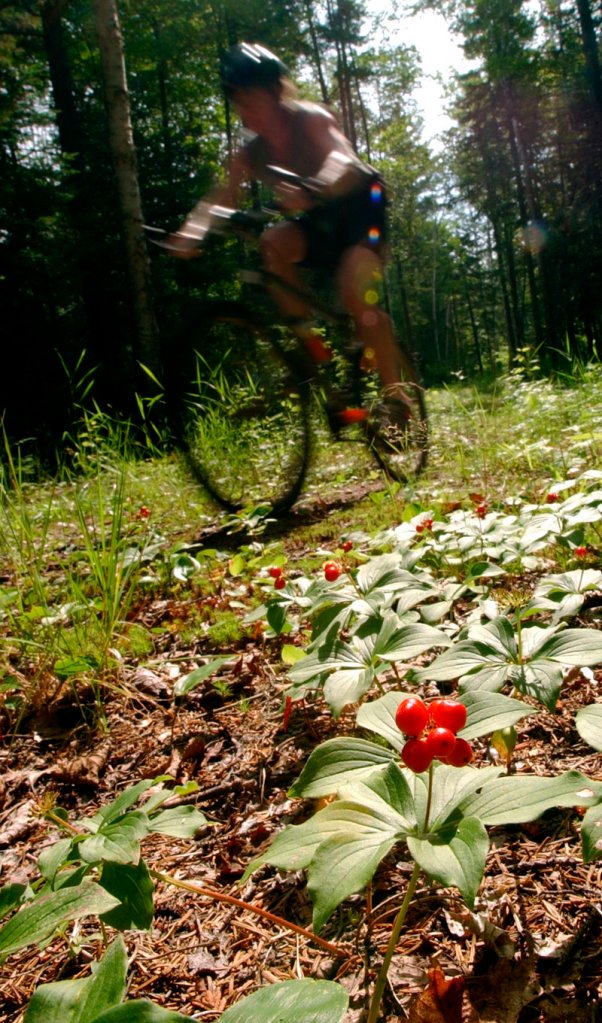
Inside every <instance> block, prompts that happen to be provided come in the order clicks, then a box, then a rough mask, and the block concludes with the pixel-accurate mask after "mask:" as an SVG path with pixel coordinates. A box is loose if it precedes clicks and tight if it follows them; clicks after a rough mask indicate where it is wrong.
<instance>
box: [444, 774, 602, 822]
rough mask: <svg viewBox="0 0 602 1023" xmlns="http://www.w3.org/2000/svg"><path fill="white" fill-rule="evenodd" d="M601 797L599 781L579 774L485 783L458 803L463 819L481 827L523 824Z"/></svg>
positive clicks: (520, 777) (497, 780)
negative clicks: (475, 819)
mask: <svg viewBox="0 0 602 1023" xmlns="http://www.w3.org/2000/svg"><path fill="white" fill-rule="evenodd" d="M601 797H602V782H597V781H592V780H591V779H590V778H587V777H586V776H585V775H583V774H581V773H580V772H579V771H566V772H565V773H564V774H561V775H558V776H557V777H555V778H541V777H536V776H532V775H530V776H524V775H518V776H514V777H508V776H505V777H503V778H496V779H493V780H492V781H489V782H488V783H487V784H486V785H484V786H483V789H482V791H481V792H480V793H475V794H472V795H470V796H469V797H468V798H467V799H466V800H464V801H463V803H462V807H461V808H462V812H463V813H464V814H465V815H466V816H470V817H473V816H474V817H478V818H479V819H480V820H481V821H483V823H484V824H524V823H526V822H527V821H534V820H536V819H537V818H538V817H539V816H541V814H542V813H545V811H546V810H550V809H551V808H552V807H555V806H589V805H591V803H592V801H595V800H596V799H599V798H601Z"/></svg>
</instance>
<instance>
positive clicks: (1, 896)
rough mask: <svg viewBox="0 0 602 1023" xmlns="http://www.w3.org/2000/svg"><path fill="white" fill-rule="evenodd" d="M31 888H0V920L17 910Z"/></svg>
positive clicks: (15, 886)
mask: <svg viewBox="0 0 602 1023" xmlns="http://www.w3.org/2000/svg"><path fill="white" fill-rule="evenodd" d="M27 892H31V888H29V885H26V884H5V885H4V886H3V887H2V888H0V919H2V917H3V916H8V914H9V913H12V911H13V909H18V908H19V906H20V905H21V904H22V902H23V901H24V900H25V898H26V897H27Z"/></svg>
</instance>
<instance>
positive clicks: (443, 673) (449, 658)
mask: <svg viewBox="0 0 602 1023" xmlns="http://www.w3.org/2000/svg"><path fill="white" fill-rule="evenodd" d="M500 665H503V666H504V669H505V666H506V659H505V658H503V659H502V658H501V657H500V654H499V652H498V651H496V650H495V648H494V647H493V646H485V644H483V643H475V642H473V641H472V640H460V642H459V643H456V644H455V646H453V647H452V648H451V650H445V651H444V652H443V653H442V654H440V655H439V657H436V658H435V660H434V661H432V662H431V664H429V665H427V667H426V668H421V669H420V670H419V671H417V672H416V677H417V678H419V679H428V680H433V681H435V682H444V681H449V680H450V679H456V678H464V677H465V676H466V675H469V674H471V673H473V672H476V671H479V670H482V669H483V668H484V667H487V668H489V667H499V666H500Z"/></svg>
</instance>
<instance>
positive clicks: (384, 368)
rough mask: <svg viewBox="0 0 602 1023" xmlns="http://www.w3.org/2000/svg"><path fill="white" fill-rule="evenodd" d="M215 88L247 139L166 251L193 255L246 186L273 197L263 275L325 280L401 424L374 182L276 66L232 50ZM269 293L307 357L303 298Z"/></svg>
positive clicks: (331, 124)
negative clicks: (292, 178)
mask: <svg viewBox="0 0 602 1023" xmlns="http://www.w3.org/2000/svg"><path fill="white" fill-rule="evenodd" d="M222 81H223V85H224V90H225V93H226V95H227V97H228V98H229V100H230V101H231V103H232V105H233V106H234V108H235V110H236V111H237V113H238V114H239V116H240V118H241V121H242V124H243V127H244V128H245V129H246V131H247V133H248V134H249V136H250V137H249V138H248V140H247V141H245V142H244V143H243V145H242V146H241V147H240V149H239V150H238V151H237V152H236V154H235V155H234V157H233V159H232V161H231V165H230V168H229V173H228V178H227V181H226V183H225V185H223V186H222V187H221V188H218V189H216V190H214V191H213V192H212V193H210V194H209V195H208V196H206V197H205V198H204V199H202V200H201V202H199V203H198V204H197V205H196V206H195V207H194V209H193V210H191V212H190V214H189V215H188V216H187V218H186V220H185V221H184V223H183V224H182V226H181V228H180V230H179V231H178V232H176V233H175V234H173V235H171V237H170V244H171V246H172V251H174V254H176V255H179V256H181V257H187V256H192V255H195V254H196V253H197V252H198V240H199V239H201V238H202V237H203V236H204V235H205V233H206V232H207V231H208V230H209V229H210V227H211V222H212V207H214V206H226V207H235V206H237V205H238V199H239V193H240V190H241V187H242V185H243V184H244V183H245V182H246V181H249V180H260V181H262V182H265V183H266V184H268V185H270V186H271V187H273V189H274V191H275V193H276V195H277V197H278V201H279V205H280V206H281V207H282V208H283V209H284V210H286V211H288V212H289V214H291V216H290V217H289V218H288V219H286V220H283V221H282V222H280V223H277V224H274V225H273V226H270V227H268V228H266V230H265V231H264V232H263V235H262V239H261V251H262V258H263V261H264V265H265V266H266V268H267V269H268V270H270V271H271V272H272V273H274V274H277V275H278V276H279V277H281V278H282V279H283V280H284V281H286V282H287V283H289V284H291V285H292V286H293V287H295V288H299V289H301V290H303V283H302V279H301V274H300V268H302V267H303V266H307V267H311V268H312V269H318V270H320V271H322V272H324V273H325V274H327V275H330V276H332V278H333V279H334V281H335V282H336V285H337V288H338V291H339V294H340V297H341V300H342V302H343V305H344V307H345V308H346V310H347V311H348V312H349V313H350V315H351V316H352V317H353V319H354V321H355V324H356V330H357V335H358V338H359V340H360V341H361V342H362V343H363V345H364V351H365V352H366V353H373V358H374V361H375V363H376V366H377V368H378V371H379V374H380V377H381V381H382V384H383V387H384V390H385V395H387V397H388V398H389V401H388V402H387V405H388V406H389V408H388V414H389V415H390V416H391V415H392V418H396V419H399V418H401V419H405V418H407V415H408V412H407V405H406V402H405V401H404V398H403V394H402V393H401V390H400V388H399V383H398V381H399V368H400V367H399V364H398V354H397V353H398V349H397V346H396V344H395V340H394V336H393V330H392V326H391V322H390V319H389V317H388V315H387V314H386V313H385V311H384V310H383V309H382V308H381V306H380V304H379V299H380V291H381V285H382V260H383V255H384V244H385V239H386V223H385V209H384V207H385V193H384V189H383V185H382V182H381V180H380V179H379V176H378V174H377V173H376V172H375V171H374V170H373V168H371V167H369V166H367V165H366V164H365V163H363V162H362V161H361V160H360V159H359V157H358V156H357V154H356V153H355V152H354V150H353V148H352V146H351V143H350V142H349V141H348V139H347V138H346V137H345V135H344V134H343V133H342V132H341V130H340V129H339V127H338V125H337V122H336V120H335V118H334V116H333V115H332V114H331V113H330V112H329V111H328V110H326V109H325V108H323V107H322V106H319V105H318V104H315V103H308V102H300V101H299V100H298V99H297V98H296V89H295V87H294V85H293V84H292V83H291V82H290V80H289V78H288V72H287V69H286V67H285V65H284V64H283V63H282V61H281V60H280V59H279V58H278V57H277V56H276V55H275V54H274V53H272V52H271V51H270V50H268V49H266V48H265V47H263V46H260V45H258V44H255V43H241V44H239V45H237V46H234V47H232V49H231V50H230V51H229V52H228V53H227V55H226V57H225V59H224V60H223V63H222ZM278 168H282V169H283V170H284V171H288V172H289V173H291V172H292V174H294V175H297V176H298V177H300V178H303V180H304V184H305V185H306V187H301V186H299V185H297V184H291V183H289V182H288V181H286V180H283V177H282V176H280V175H279V174H278ZM272 290H273V296H274V299H275V300H276V302H277V304H278V306H279V308H280V309H281V311H282V312H283V314H284V315H285V317H286V319H287V322H288V324H289V325H290V326H291V327H292V329H293V330H294V331H295V332H296V333H297V334H298V336H299V337H300V338H302V339H303V340H304V341H305V342H306V348H307V351H308V353H309V354H310V356H311V355H312V353H313V355H314V357H315V355H316V350H315V338H312V329H311V324H309V323H308V322H307V317H308V315H309V307H308V306H307V305H306V303H305V302H304V299H303V297H302V296H297V295H295V294H291V292H290V291H287V290H284V289H278V288H277V287H276V286H275V287H274V288H273V289H272ZM391 401H392V402H393V406H394V407H393V409H392V408H391Z"/></svg>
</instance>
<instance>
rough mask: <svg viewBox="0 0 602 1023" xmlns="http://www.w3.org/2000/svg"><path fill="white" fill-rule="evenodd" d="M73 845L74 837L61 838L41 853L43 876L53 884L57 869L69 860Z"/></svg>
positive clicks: (40, 864) (39, 861) (41, 871)
mask: <svg viewBox="0 0 602 1023" xmlns="http://www.w3.org/2000/svg"><path fill="white" fill-rule="evenodd" d="M72 847H73V839H72V838H61V839H59V841H58V842H54V843H53V844H52V845H50V846H48V848H47V849H43V850H42V852H41V853H40V855H39V857H38V869H39V871H40V874H41V875H42V877H45V878H46V880H47V881H49V882H50V884H51V885H52V884H53V883H54V879H55V877H56V872H57V870H58V869H59V867H61V866H62V865H63V863H65V861H66V860H67V857H68V856H69V853H70V852H71V849H72Z"/></svg>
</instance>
